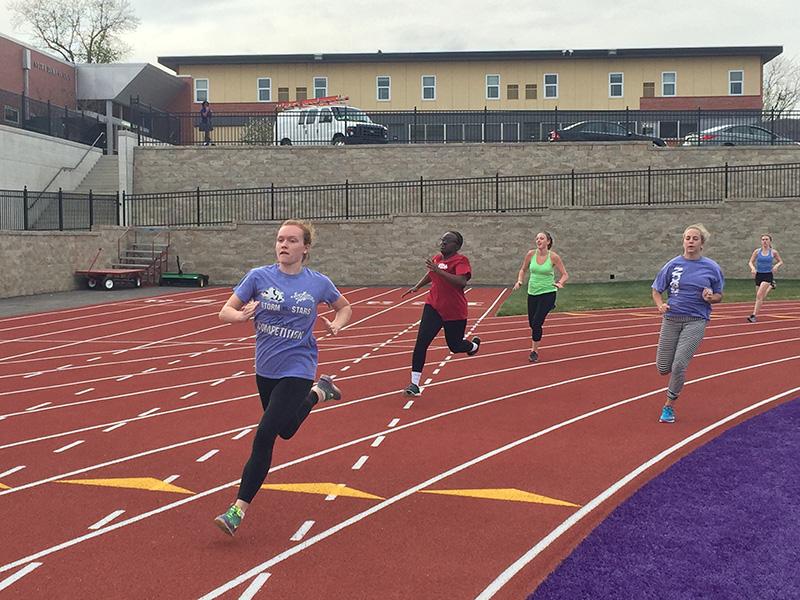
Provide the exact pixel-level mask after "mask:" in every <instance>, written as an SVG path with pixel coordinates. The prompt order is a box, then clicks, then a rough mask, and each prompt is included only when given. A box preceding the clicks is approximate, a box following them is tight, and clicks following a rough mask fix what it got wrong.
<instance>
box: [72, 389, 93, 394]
mask: <svg viewBox="0 0 800 600" xmlns="http://www.w3.org/2000/svg"><path fill="white" fill-rule="evenodd" d="M93 391H94V388H86V389H85V390H81V391H80V392H75V395H76V396H83V395H84V394H88V393H89V392H93Z"/></svg>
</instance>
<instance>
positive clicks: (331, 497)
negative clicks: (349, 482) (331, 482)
mask: <svg viewBox="0 0 800 600" xmlns="http://www.w3.org/2000/svg"><path fill="white" fill-rule="evenodd" d="M336 487H338V488H343V487H344V484H343V483H337V484H336ZM338 497H339V494H337V493H336V492H335V491H334V492H331V493H330V494H328V495H327V496H325V501H326V502H333V501H334V500H336V498H338Z"/></svg>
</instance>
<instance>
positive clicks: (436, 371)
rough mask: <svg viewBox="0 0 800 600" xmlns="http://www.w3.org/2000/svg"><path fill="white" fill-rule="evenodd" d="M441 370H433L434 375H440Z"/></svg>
mask: <svg viewBox="0 0 800 600" xmlns="http://www.w3.org/2000/svg"><path fill="white" fill-rule="evenodd" d="M439 371H441V369H434V370H433V375H438V374H439Z"/></svg>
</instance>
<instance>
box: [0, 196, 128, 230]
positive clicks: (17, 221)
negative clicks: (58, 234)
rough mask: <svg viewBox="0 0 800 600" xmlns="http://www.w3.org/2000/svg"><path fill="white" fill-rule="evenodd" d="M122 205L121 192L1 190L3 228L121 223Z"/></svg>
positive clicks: (71, 227)
mask: <svg viewBox="0 0 800 600" xmlns="http://www.w3.org/2000/svg"><path fill="white" fill-rule="evenodd" d="M119 207H120V202H119V197H118V195H117V194H94V193H92V192H91V191H90V192H89V193H88V194H76V193H74V192H64V191H62V190H61V189H59V190H58V191H57V192H34V191H30V190H28V188H24V189H22V190H0V229H14V230H22V231H54V230H58V231H70V230H89V229H91V228H92V226H94V225H119V224H120V219H119Z"/></svg>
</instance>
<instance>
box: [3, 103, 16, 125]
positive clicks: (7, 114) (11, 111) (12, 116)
mask: <svg viewBox="0 0 800 600" xmlns="http://www.w3.org/2000/svg"><path fill="white" fill-rule="evenodd" d="M3 119H5V120H6V121H7V122H8V123H16V124H19V111H18V110H17V109H16V108H14V107H13V106H8V105H6V107H5V110H4V111H3Z"/></svg>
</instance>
